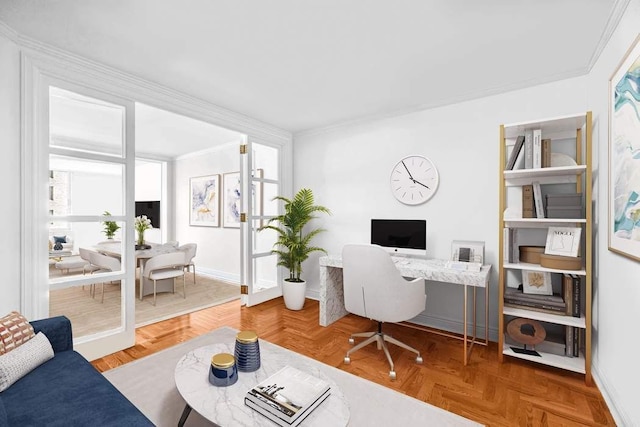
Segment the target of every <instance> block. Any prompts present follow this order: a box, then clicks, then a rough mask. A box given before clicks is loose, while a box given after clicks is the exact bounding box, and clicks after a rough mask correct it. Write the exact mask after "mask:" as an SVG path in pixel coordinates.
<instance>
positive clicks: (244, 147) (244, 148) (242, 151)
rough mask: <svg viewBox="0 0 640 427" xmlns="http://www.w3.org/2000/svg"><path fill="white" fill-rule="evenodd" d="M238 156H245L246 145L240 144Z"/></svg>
mask: <svg viewBox="0 0 640 427" xmlns="http://www.w3.org/2000/svg"><path fill="white" fill-rule="evenodd" d="M240 154H247V144H240Z"/></svg>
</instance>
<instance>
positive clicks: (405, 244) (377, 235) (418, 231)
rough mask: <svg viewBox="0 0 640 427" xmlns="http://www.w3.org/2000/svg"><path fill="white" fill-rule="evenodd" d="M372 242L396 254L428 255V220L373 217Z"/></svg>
mask: <svg viewBox="0 0 640 427" xmlns="http://www.w3.org/2000/svg"><path fill="white" fill-rule="evenodd" d="M371 244H372V245H378V246H381V247H383V248H384V249H386V250H387V251H389V252H391V253H392V254H395V255H405V256H406V255H409V256H420V257H424V258H426V256H427V221H426V220H424V219H372V220H371Z"/></svg>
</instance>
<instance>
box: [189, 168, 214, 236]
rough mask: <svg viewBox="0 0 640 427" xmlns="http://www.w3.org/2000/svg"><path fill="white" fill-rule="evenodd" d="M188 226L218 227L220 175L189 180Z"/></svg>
mask: <svg viewBox="0 0 640 427" xmlns="http://www.w3.org/2000/svg"><path fill="white" fill-rule="evenodd" d="M189 194H190V196H191V199H190V209H189V225H190V226H201V227H219V226H220V175H218V174H214V175H205V176H198V177H193V178H190V179H189Z"/></svg>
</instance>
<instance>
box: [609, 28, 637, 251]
mask: <svg viewBox="0 0 640 427" xmlns="http://www.w3.org/2000/svg"><path fill="white" fill-rule="evenodd" d="M639 88H640V35H638V36H637V37H636V39H635V41H634V42H633V43H632V45H631V47H630V48H629V50H628V51H627V53H626V54H625V56H624V58H623V59H622V61H621V62H620V64H619V65H618V68H616V70H615V71H614V73H613V75H612V76H611V78H610V79H609V233H608V235H609V250H610V251H612V252H616V253H619V254H621V255H624V256H627V257H629V258H632V259H635V260H636V261H640V93H639Z"/></svg>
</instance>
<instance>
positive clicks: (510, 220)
mask: <svg viewBox="0 0 640 427" xmlns="http://www.w3.org/2000/svg"><path fill="white" fill-rule="evenodd" d="M527 129H541V131H542V138H544V139H551V146H552V151H554V152H555V150H554V149H555V147H556V144H557V146H558V147H560V148H562V149H564V150H565V151H568V152H567V153H566V154H568V155H570V156H571V157H572V158H573V159H574V160H575V161H576V163H577V164H576V165H574V166H554V167H545V168H537V169H516V170H504V166H505V165H506V163H507V156H508V154H509V147H510V146H512V145H513V144H514V142H515V140H516V138H517V137H518V136H519V135H524V133H525V130H527ZM591 133H592V115H591V112H590V111H589V112H586V113H584V114H577V115H571V116H564V117H556V118H550V119H545V120H538V121H531V122H523V123H516V124H511V125H501V126H500V170H499V175H500V190H499V191H500V194H499V199H500V203H499V218H500V219H499V239H498V242H500V245H499V251H498V256H499V266H500V268H499V273H498V284H499V301H498V307H499V322H498V324H499V334H498V339H499V346H498V348H499V356H498V358H499V360H500V361H501V362H502V361H504V356H505V355H506V356H509V357H514V358H519V359H524V360H528V361H531V362H536V363H541V364H544V365H548V366H553V367H556V368H561V369H565V370H569V371H573V372H578V373H581V374H584V375H585V382H586V383H587V384H589V385H590V384H592V377H591V298H592V259H593V242H592V236H593V233H592V208H591V203H592V199H591V182H592V163H591V138H592V136H591ZM533 182H539V183H540V184H541V185H542V186H544V188H545V190H546V193H547V194H549V193H554V192H557V191H556V189H557V188H563V186H564V187H565V188H566V187H570V188H572V189H574V190H573V191H575V192H578V193H582V202H583V207H582V208H583V215H582V216H583V217H582V218H566V219H565V218H521V217H515V218H514V217H513V212H514V210H510V211H509V215H508V216H507V215H506V212H507V208H513V207H516V206H518V203H521V202H522V199H521V196H520V198H519V199H518V194H519V193H518V191H515V192H513V193H510V192H509V189H510V188H516V190H517V189H518V188H521V187H522V186H523V185H527V184H532V183H533ZM558 184H561V185H558ZM559 192H560V193H562V192H563V191H559ZM514 195H515V196H514ZM515 212H518V209H515ZM552 226H560V227H581V228H582V235H581V244H580V256H581V257H582V260H583V268H582V269H580V270H559V269H552V268H546V267H542V266H540V265H539V264H531V263H524V262H522V263H520V262H508V258H507V256H506V255H507V254H506V251H505V244H504V237H505V229H506V228H510V229H526V230H528V231H527V233H528V234H527V237H525V241H524V242H521V241H517V242H516V243H514V244H525V245H528V244H531V243H529V242H528V241H526V239H527V238H529V239H531V236H534V240H535V239H538V242H537V244H538V245H539V244H540V239H543V238H544V237H546V229H547V228H548V227H552ZM536 233H537V234H536ZM543 236H544V237H543ZM523 270H528V271H540V272H549V273H551V275H552V277H553V276H556V279H555V283H558V280H557V278H558V277H560V279H561V276H562V274H563V273H567V274H573V275H577V276H579V277H581V293H582V294H583V298H582V302H581V307H580V311H581V315H580V317H573V316H565V315H562V314H551V313H547V312H541V311H534V310H529V309H527V308H525V307H513V306H509V305H506V304H505V302H504V294H505V290H506V287H507V286H508V285H511V286H514V285H517V280H518V278H519V277H521V275H522V271H523ZM514 280H515V282H514ZM515 318H526V319H532V320H537V321H540V322H544V324H545V329H546V327H549V328H556V329H563V328H565V327H576V328H579V330H580V331H581V333H580V334H579V335H581V349H580V352H579V355H578V356H577V357H573V356H566V355H558V354H552V353H544V352H542V351H539V350H538V353H539V354H540V356H534V355H529V354H522V353H516V352H514V351H513V350H512V346H511V345H509V344H507V343H506V342H505V332H506V325H507V323H508V322H509V321H510V320H511V319H515Z"/></svg>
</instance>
